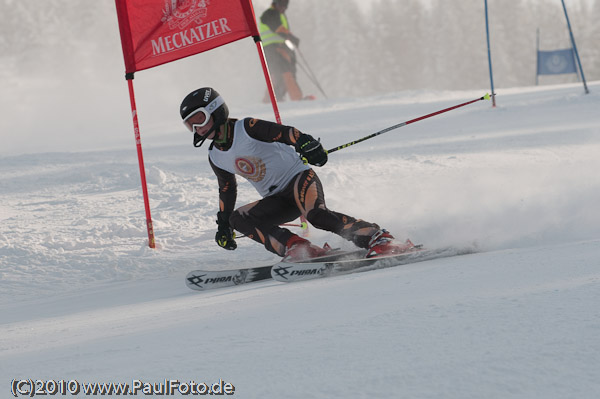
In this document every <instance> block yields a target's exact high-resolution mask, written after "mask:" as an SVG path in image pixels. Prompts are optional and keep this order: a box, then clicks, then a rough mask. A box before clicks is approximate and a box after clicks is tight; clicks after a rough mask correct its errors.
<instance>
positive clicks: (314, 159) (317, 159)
mask: <svg viewBox="0 0 600 399" xmlns="http://www.w3.org/2000/svg"><path fill="white" fill-rule="evenodd" d="M296 152H298V153H299V154H300V156H301V157H302V158H303V159H305V160H306V162H308V163H309V164H311V165H315V166H323V165H325V164H326V163H327V151H325V149H324V148H323V146H322V145H321V143H320V142H319V141H318V140H315V139H314V137H313V136H311V135H309V134H301V135H300V137H298V140H296Z"/></svg>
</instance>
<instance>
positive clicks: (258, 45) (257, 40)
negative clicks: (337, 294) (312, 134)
mask: <svg viewBox="0 0 600 399" xmlns="http://www.w3.org/2000/svg"><path fill="white" fill-rule="evenodd" d="M253 38H254V42H255V43H256V50H258V57H259V58H260V63H261V65H262V69H263V73H264V74H265V81H266V82H267V90H268V91H269V97H271V105H272V106H273V112H274V113H275V120H276V121H277V123H279V124H280V125H281V116H280V115H279V108H277V98H276V97H275V90H273V82H271V74H270V73H269V67H268V66H267V60H266V58H265V50H264V48H263V46H262V41H261V39H260V36H253ZM300 222H301V223H302V225H304V226H306V228H303V229H302V234H303V235H304V236H305V237H307V236H308V234H309V231H308V223H307V222H306V218H305V217H304V215H302V216H300Z"/></svg>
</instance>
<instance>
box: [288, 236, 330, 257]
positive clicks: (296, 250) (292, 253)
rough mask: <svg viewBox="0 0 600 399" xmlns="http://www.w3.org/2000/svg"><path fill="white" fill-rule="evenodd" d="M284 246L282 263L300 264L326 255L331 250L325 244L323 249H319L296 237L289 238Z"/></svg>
mask: <svg viewBox="0 0 600 399" xmlns="http://www.w3.org/2000/svg"><path fill="white" fill-rule="evenodd" d="M285 246H286V250H285V256H284V257H283V261H284V262H302V261H305V260H308V259H311V258H316V257H319V256H323V255H326V254H327V252H329V251H330V250H331V247H330V246H329V245H327V244H325V247H324V248H321V247H318V246H316V245H313V244H311V242H310V241H308V240H305V239H304V238H302V237H299V236H297V235H293V236H291V237H290V239H289V240H288V242H287V243H286V245H285Z"/></svg>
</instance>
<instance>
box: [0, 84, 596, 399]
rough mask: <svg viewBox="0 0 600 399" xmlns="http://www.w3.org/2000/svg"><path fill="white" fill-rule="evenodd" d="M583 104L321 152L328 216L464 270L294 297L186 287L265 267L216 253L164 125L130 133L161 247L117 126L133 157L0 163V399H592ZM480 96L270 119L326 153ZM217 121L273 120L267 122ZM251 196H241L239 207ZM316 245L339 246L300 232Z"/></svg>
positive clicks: (406, 96) (439, 120)
mask: <svg viewBox="0 0 600 399" xmlns="http://www.w3.org/2000/svg"><path fill="white" fill-rule="evenodd" d="M589 87H590V91H591V93H590V94H587V95H586V94H584V93H583V89H582V88H581V86H580V85H565V86H546V87H536V88H520V89H508V90H499V92H498V96H497V107H495V108H493V107H492V106H491V102H490V101H480V102H476V103H474V104H471V105H469V106H466V107H464V108H460V109H457V110H454V111H451V112H448V113H445V114H442V115H438V116H435V117H432V118H428V119H426V120H423V121H420V122H417V123H414V124H409V125H407V126H405V127H402V128H400V129H398V130H394V131H392V132H389V133H386V134H384V135H381V136H379V137H376V138H373V139H371V140H368V141H366V142H363V143H360V144H357V145H355V146H351V147H349V148H346V149H344V150H341V151H338V152H335V153H333V154H331V156H330V159H329V162H328V163H327V165H325V166H324V167H322V168H317V173H318V174H319V176H320V178H321V180H322V181H323V184H324V187H325V194H326V199H327V204H328V206H329V207H330V208H331V209H333V210H337V211H340V212H344V213H347V214H350V215H353V216H355V217H359V218H362V219H365V220H369V221H373V222H377V223H379V224H380V225H382V226H383V227H385V228H387V229H388V230H390V231H391V232H392V233H393V234H394V235H395V236H396V237H397V238H401V239H404V238H407V237H409V238H411V239H412V240H413V241H414V242H416V243H422V244H424V245H425V246H426V247H429V248H438V247H444V246H454V247H461V248H464V247H468V248H474V249H476V251H477V252H476V253H474V254H470V255H464V256H457V257H452V258H446V259H436V260H432V261H426V262H422V263H418V264H412V265H405V266H401V267H396V268H389V269H384V270H375V271H369V272H364V273H357V274H351V275H345V276H338V277H331V278H326V279H318V280H312V281H306V282H300V283H293V284H285V283H279V282H274V281H272V280H269V281H264V282H258V283H253V284H248V285H244V286H237V287H232V288H226V289H221V290H214V291H206V292H195V291H191V290H189V289H188V288H186V286H185V284H184V276H185V275H186V274H187V272H189V271H190V270H193V269H227V268H234V267H250V266H258V265H268V264H270V263H274V262H276V261H277V257H276V256H274V255H272V254H270V253H268V252H266V251H265V250H264V249H263V248H262V247H261V246H259V245H258V244H256V243H254V242H252V241H250V240H248V239H244V238H241V239H238V245H239V247H238V249H237V250H236V251H224V250H222V249H221V248H219V247H218V246H217V245H216V244H215V243H214V233H215V227H216V224H215V214H216V211H217V182H216V179H215V177H214V175H213V174H212V171H211V170H210V167H209V166H208V163H207V154H206V148H205V147H203V148H200V149H195V148H193V147H192V145H191V139H192V138H191V137H189V133H187V132H186V131H185V130H184V129H183V127H182V126H181V125H179V124H177V125H173V126H170V127H169V128H168V129H165V130H164V131H162V133H160V134H154V135H151V136H149V139H148V140H145V136H144V127H145V126H144V119H143V118H142V119H141V120H140V123H141V128H142V144H143V145H144V159H145V166H146V174H147V178H148V184H149V187H148V188H149V193H150V206H151V211H152V219H153V222H154V229H155V234H156V240H157V244H158V248H157V249H155V250H153V249H150V248H148V246H147V234H146V227H145V216H144V206H143V199H142V194H141V189H140V176H139V169H138V164H137V155H136V152H135V143H134V140H133V133H132V132H131V131H130V125H124V126H123V131H122V132H119V135H120V136H126V135H130V137H131V140H130V143H129V144H128V145H126V144H119V145H117V146H116V147H115V148H112V149H110V150H96V151H81V150H80V149H79V147H77V148H69V147H68V145H67V146H65V147H64V152H44V150H43V149H42V150H36V151H33V152H29V153H27V152H26V151H25V152H24V153H21V154H20V155H10V154H4V153H3V154H2V156H0V170H1V172H2V173H0V187H1V190H0V323H1V324H0V391H2V392H4V394H3V397H8V392H9V391H10V389H11V388H12V387H13V385H12V383H11V381H12V380H13V379H32V380H33V381H34V382H35V380H37V379H40V380H48V379H51V380H56V381H60V380H66V381H70V380H77V381H78V382H80V383H86V382H89V383H94V382H98V383H102V382H115V383H119V382H120V383H127V384H130V385H133V384H134V383H135V382H136V381H138V380H139V381H141V382H144V383H149V384H155V383H156V388H157V389H158V388H159V387H160V384H161V383H162V384H165V380H179V381H181V382H182V383H183V382H190V381H192V380H193V381H195V382H196V383H197V384H201V383H206V384H208V385H211V384H213V383H215V382H219V381H220V380H222V381H224V382H226V383H229V384H231V386H233V387H234V388H235V390H234V393H233V395H232V396H233V397H239V398H244V399H247V398H456V399H465V398H487V399H490V398H545V399H551V398H556V399H559V398H561V399H562V398H567V397H576V398H597V397H600V306H599V305H598V304H600V206H599V204H600V174H599V172H598V171H599V170H600V156H599V154H600V111H599V110H600V95H599V94H598V93H600V83H598V82H593V83H591V84H590V85H589ZM194 88H195V87H193V88H192V87H190V90H192V89H194ZM483 94H485V91H481V92H480V91H468V92H467V91H464V92H433V91H415V92H401V93H396V94H390V95H385V96H378V97H369V98H352V99H337V100H317V101H311V102H299V103H282V104H281V105H280V107H281V114H282V117H283V122H284V123H286V124H290V125H293V126H296V127H298V128H299V129H300V130H302V131H304V132H307V133H310V134H312V135H313V136H315V137H320V138H321V141H322V143H323V144H324V146H325V147H326V148H332V147H335V146H337V145H340V144H344V143H346V142H349V141H352V140H355V139H357V138H360V137H363V136H365V135H367V134H370V133H373V132H375V131H378V130H380V129H383V128H386V127H388V126H391V125H394V124H397V123H400V122H403V121H407V120H410V119H413V118H416V117H418V116H421V115H425V114H428V113H431V112H434V111H437V110H439V109H442V108H446V107H449V106H452V105H455V104H458V103H462V102H465V101H468V100H471V99H475V98H478V97H481V96H482V95H483ZM226 100H227V99H226ZM231 108H232V109H231V114H232V116H233V117H245V116H255V117H261V118H272V116H271V115H272V111H271V109H270V108H269V107H268V106H266V105H265V106H259V105H257V106H253V107H245V108H244V107H236V108H234V107H233V106H232V107H231ZM75 118H76V117H75ZM82 119H83V116H82ZM76 124H77V123H76V120H75V121H74V125H76ZM77 125H78V127H77V128H75V127H74V128H73V131H72V132H65V131H61V132H60V135H61V137H63V138H64V137H65V135H67V136H68V135H69V134H70V135H72V136H73V137H79V136H80V135H81V129H80V127H79V126H81V125H83V126H85V123H83V122H82V123H81V124H77ZM148 128H149V129H151V128H152V127H148ZM44 130H45V133H44V134H45V135H46V136H48V135H51V134H52V131H51V127H49V126H45V129H44ZM79 138H80V139H81V137H79ZM89 139H90V141H91V144H92V145H93V144H94V140H99V138H98V137H90V138H89ZM74 142H78V140H74ZM91 148H93V147H91ZM256 199H257V194H256V193H255V192H254V190H253V189H252V188H251V186H250V185H249V184H248V183H246V182H240V185H239V195H238V205H242V204H245V203H248V202H251V201H253V200H256ZM310 239H311V240H312V241H314V242H315V243H317V244H323V243H325V242H329V243H330V244H331V245H332V246H338V247H343V248H352V245H351V244H350V243H347V242H344V241H343V240H342V239H340V238H338V237H336V236H333V235H331V234H329V233H325V232H322V231H318V230H316V229H315V228H311V229H310ZM139 381H138V382H139ZM47 387H50V386H47ZM146 387H147V386H146ZM177 392H181V391H177ZM177 392H176V394H177ZM138 394H139V395H142V393H138ZM80 395H82V396H85V395H84V393H83V392H80ZM88 397H93V396H88ZM98 397H101V396H98ZM105 397H106V396H105ZM114 397H118V396H114Z"/></svg>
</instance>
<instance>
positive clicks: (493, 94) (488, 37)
mask: <svg viewBox="0 0 600 399" xmlns="http://www.w3.org/2000/svg"><path fill="white" fill-rule="evenodd" d="M485 33H486V36H487V52H488V64H489V67H490V85H491V86H492V87H491V88H492V107H496V92H495V91H494V75H493V73H492V51H491V50H490V28H489V21H488V3H487V0H485Z"/></svg>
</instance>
